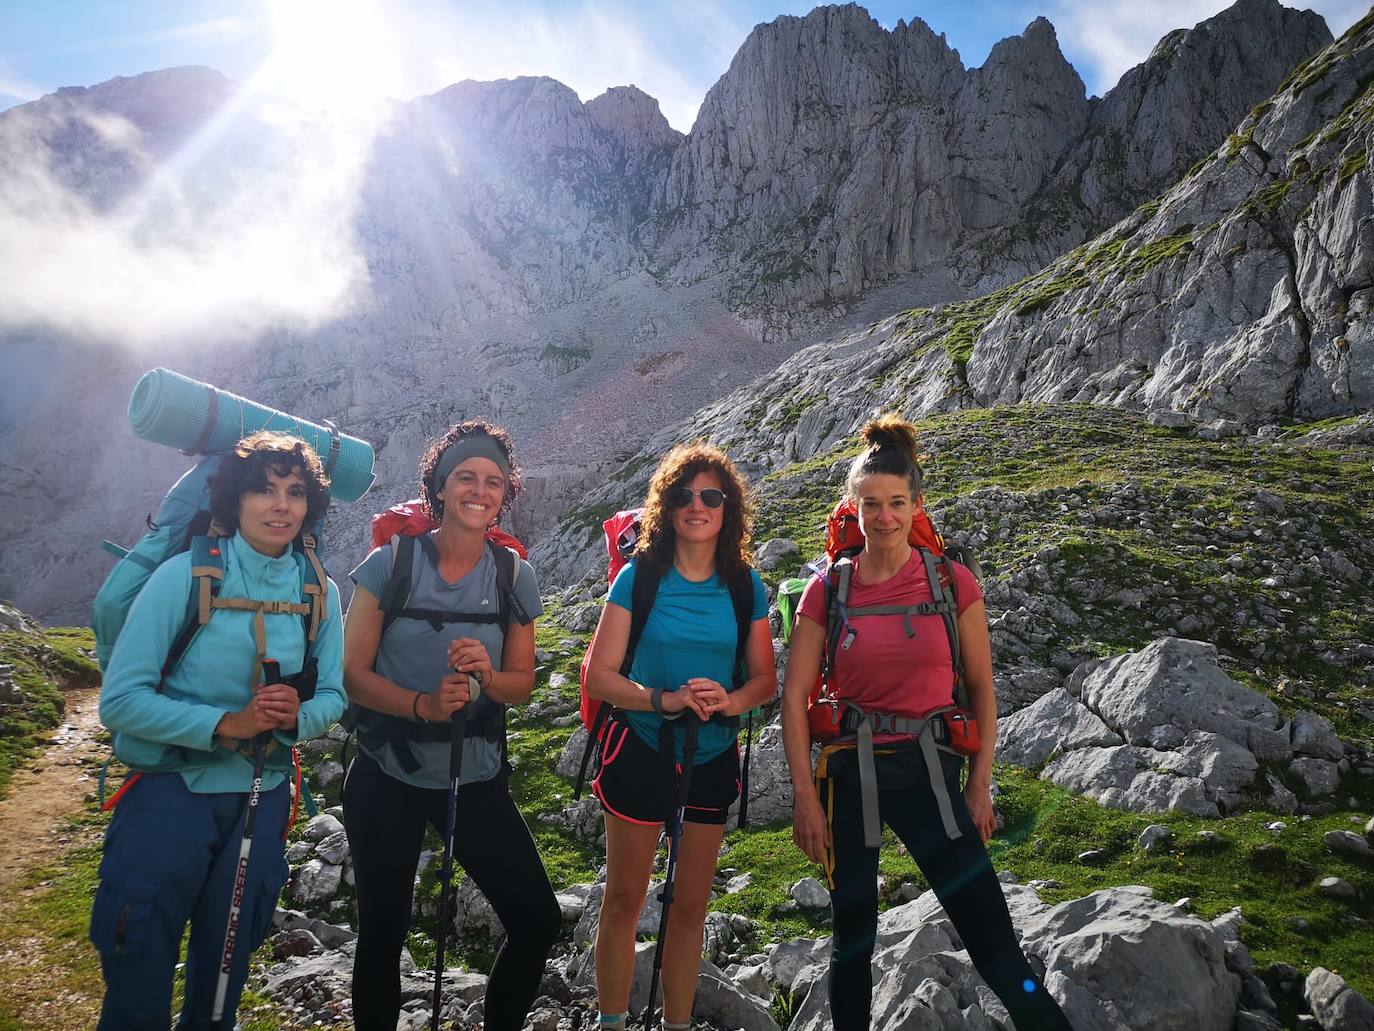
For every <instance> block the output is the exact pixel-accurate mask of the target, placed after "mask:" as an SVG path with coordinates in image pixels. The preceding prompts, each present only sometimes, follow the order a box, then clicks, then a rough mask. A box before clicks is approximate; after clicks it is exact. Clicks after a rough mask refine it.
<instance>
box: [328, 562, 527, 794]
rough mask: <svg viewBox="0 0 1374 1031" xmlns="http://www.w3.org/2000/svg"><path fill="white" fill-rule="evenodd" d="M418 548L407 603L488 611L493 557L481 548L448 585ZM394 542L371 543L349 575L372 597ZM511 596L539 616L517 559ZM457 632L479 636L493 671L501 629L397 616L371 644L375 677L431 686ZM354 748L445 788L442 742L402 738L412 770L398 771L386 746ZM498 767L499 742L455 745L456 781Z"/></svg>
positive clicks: (418, 781)
mask: <svg viewBox="0 0 1374 1031" xmlns="http://www.w3.org/2000/svg"><path fill="white" fill-rule="evenodd" d="M420 545H421V542H420V541H416V544H415V555H414V559H413V560H412V564H411V579H410V583H411V590H410V601H409V602H408V605H407V607H409V608H416V609H439V610H443V611H447V612H483V611H495V609H496V606H497V594H498V591H497V588H496V561H495V560H494V559H493V558H492V556H491V551H490V550H489V549H487V550H484V551H483V552H482V557H481V559H480V560H479V561H478V563H477V565H476V566H474V567H473V569H472V572H470V573H468V575H467V576H465V577H463V578H462V579H461V580H458V581H457V582H455V583H449V582H448V581H447V580H445V579H444V578H443V577H441V576H440V575H439V571H438V570H437V569H436V568H435V567H434V564H433V563H432V562H431V561H430V559H429V557H428V555H427V554H426V549H425V548H423V547H421V546H420ZM394 546H395V542H394V541H393V542H392V543H390V544H384V545H383V546H382V547H380V548H375V549H374V550H373V551H372V553H371V554H369V555H368V556H367V558H365V559H363V561H362V562H361V563H359V565H358V568H357V569H355V570H353V572H351V573H350V574H349V577H350V578H351V579H352V580H353V582H354V583H355V584H357V585H358V586H359V587H362V588H365V589H366V590H367V591H369V592H371V594H373V595H374V596H375V597H378V598H380V597H381V595H382V590H383V589H384V588H385V587H386V582H387V581H388V580H389V579H391V561H392V555H393V551H392V549H393V547H394ZM515 596H516V598H517V599H519V601H520V604H521V605H523V606H524V607H525V611H526V612H527V613H528V614H529V616H530V618H534V617H535V616H538V615H541V614H542V613H543V611H544V606H543V603H542V602H541V601H540V600H539V581H538V579H537V578H536V577H535V574H534V569H533V568H532V567H531V566H530V564H529V563H528V562H526V561H525V560H524V559H520V560H519V561H518V564H517V569H516V576H515ZM459 637H474V638H476V639H477V640H479V641H481V642H482V644H483V645H485V646H486V649H487V654H488V655H490V656H491V665H492V668H493V669H500V668H501V646H502V643H503V641H504V640H505V628H504V627H503V626H502V625H501V624H499V623H444V624H442V629H440V630H439V631H437V632H436V631H435V630H434V627H433V626H432V625H431V624H429V623H426V622H423V621H421V620H415V619H397V620H396V621H395V622H393V623H392V624H391V626H389V627H388V628H387V631H386V633H385V635H383V637H382V641H381V644H380V645H379V647H378V649H377V661H376V663H375V665H374V668H375V669H376V671H377V672H378V673H379V674H380V675H381V676H384V677H386V678H387V679H388V680H390V681H392V682H393V683H395V684H399V685H400V686H401V687H404V688H406V689H408V690H411V691H423V692H433V691H437V690H438V688H439V681H440V680H442V679H443V678H444V677H446V676H447V675H448V674H449V673H451V672H452V670H451V669H450V668H449V665H448V645H449V642H450V641H453V640H456V639H457V638H459ZM359 747H360V748H363V749H364V750H365V751H366V752H367V754H368V755H370V756H372V758H373V759H375V760H376V761H377V762H378V764H379V765H380V766H381V767H382V769H383V770H385V771H386V772H387V773H388V774H390V775H391V776H393V777H395V778H396V779H397V780H399V781H403V782H405V783H406V784H413V785H415V786H416V787H422V788H446V787H448V753H449V746H448V745H447V744H446V743H445V742H443V741H434V742H425V743H423V744H422V743H418V742H411V743H410V748H411V749H412V750H413V752H414V754H415V757H416V758H417V759H418V760H419V761H420V768H419V769H418V770H416V771H415V772H414V773H407V772H406V771H405V769H404V767H402V766H401V763H400V762H399V760H397V758H396V756H395V754H394V753H393V750H392V747H391V746H390V745H388V744H383V745H382V746H381V747H380V749H378V750H375V751H374V750H373V749H370V748H366V746H364V745H363V744H362V742H361V741H360V742H359ZM500 768H501V747H500V745H499V744H496V743H493V742H491V741H488V740H486V739H485V738H482V737H480V736H477V735H476V734H472V733H470V734H469V736H468V738H467V740H466V741H465V742H464V745H463V775H462V778H461V783H463V784H473V783H477V782H480V781H484V780H490V779H491V778H492V777H494V776H496V774H497V773H498V772H499V771H500Z"/></svg>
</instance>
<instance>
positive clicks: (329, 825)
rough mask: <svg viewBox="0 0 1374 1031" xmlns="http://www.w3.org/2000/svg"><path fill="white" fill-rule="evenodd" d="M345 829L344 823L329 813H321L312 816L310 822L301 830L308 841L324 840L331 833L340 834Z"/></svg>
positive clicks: (302, 835)
mask: <svg viewBox="0 0 1374 1031" xmlns="http://www.w3.org/2000/svg"><path fill="white" fill-rule="evenodd" d="M343 829H344V827H343V824H342V823H341V822H340V821H339V820H338V819H337V818H335V817H333V816H330V815H329V814H328V813H320V815H319V816H314V817H311V819H310V822H309V823H307V824H306V825H305V829H304V830H302V831H301V837H303V838H305V840H306V841H315V842H319V841H323V840H324V839H325V838H327V837H329V836H330V835H331V834H338V833H339V832H340V831H342V830H343Z"/></svg>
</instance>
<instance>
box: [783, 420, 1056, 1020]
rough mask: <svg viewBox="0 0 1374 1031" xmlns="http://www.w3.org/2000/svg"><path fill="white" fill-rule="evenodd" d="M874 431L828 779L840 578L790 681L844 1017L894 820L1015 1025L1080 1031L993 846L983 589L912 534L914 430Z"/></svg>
mask: <svg viewBox="0 0 1374 1031" xmlns="http://www.w3.org/2000/svg"><path fill="white" fill-rule="evenodd" d="M862 432H863V439H864V442H865V443H866V444H867V445H868V446H867V447H866V448H865V450H864V451H863V452H862V453H861V454H860V455H859V456H858V457H857V458H855V459H854V461H853V463H852V464H851V465H850V468H849V476H848V480H847V483H846V488H847V489H846V493H847V495H848V497H849V498H850V499H852V501H853V502H854V505H855V507H856V508H857V510H858V517H859V526H860V529H861V530H862V531H863V535H864V547H863V551H862V552H861V553H860V554H859V555H857V556H856V557H855V558H854V559H853V566H852V570H851V574H850V580H849V587H848V590H849V594H848V598H847V600H846V606H845V608H846V613H845V616H844V619H845V623H844V629H845V640H846V644H845V645H844V646H843V647H842V648H838V649H836V651H835V658H834V668H833V669H832V670H831V671H830V674H829V678H828V679H829V683H830V685H831V688H832V690H833V692H834V695H835V697H836V698H837V699H838V701H839V702H840V703H841V704H842V705H843V706H844V707H845V710H844V711H845V712H846V716H845V719H844V721H842V723H841V725H840V734H841V736H840V737H839V738H838V739H837V740H836V742H835V743H833V744H830V745H828V746H827V747H826V748H824V749H823V750H822V753H821V759H820V761H819V763H818V764H817V770H816V780H815V781H813V779H812V769H811V734H810V726H809V723H808V715H807V701H808V696H809V693H810V689H811V686H812V685H813V684H814V683H815V681H816V677H817V674H818V672H819V670H820V668H821V663H822V658H823V656H824V653H825V652H826V650H827V622H828V618H829V610H830V607H831V597H830V593H829V592H830V591H831V590H833V589H834V588H833V587H832V586H831V585H830V583H829V581H828V579H827V575H819V574H818V575H817V576H815V577H813V578H812V580H811V582H810V583H809V584H807V587H806V590H805V592H804V593H803V595H802V601H801V605H800V607H799V609H798V613H799V618H798V619H797V621H796V624H795V626H794V627H793V631H792V641H791V648H790V652H789V656H788V664H787V676H786V680H785V682H784V684H783V706H782V707H783V742H784V748H785V750H786V754H787V763H788V767H789V769H790V770H791V774H792V786H793V790H794V792H795V803H794V809H793V838H794V840H795V841H796V843H797V846H798V847H799V848H800V849H801V850H802V851H803V852H804V853H806V855H807V856H808V857H809V858H810V859H811V860H812V861H813V862H817V863H820V864H822V865H823V866H824V867H825V870H826V875H827V877H828V879H829V881H830V889H831V905H832V907H833V909H832V912H833V916H834V939H833V946H832V950H831V958H830V1010H831V1016H832V1019H833V1026H834V1027H835V1028H836V1029H837V1031H856V1029H858V1031H866V1029H867V1028H868V1026H869V1008H870V1002H871V996H872V980H871V976H870V969H869V962H870V958H871V956H872V954H873V946H874V942H875V939H876V936H877V924H878V889H877V872H878V843H879V837H878V835H879V834H880V829H881V824H880V822H879V821H881V823H886V824H887V825H888V826H889V827H891V828H892V830H893V831H894V832H895V833H896V834H897V837H898V838H899V839H900V840H901V841H902V843H903V844H904V845H906V847H907V849H908V850H909V851H910V853H911V856H912V858H913V859H914V860H915V861H916V864H917V865H918V866H919V867H920V869H921V872H922V873H923V874H924V875H925V877H926V879H927V880H928V881H929V882H930V885H931V887H932V888H933V889H934V891H935V894H936V896H937V897H938V898H939V899H940V902H941V904H942V905H943V906H944V907H945V911H946V912H947V913H948V914H949V917H950V920H951V921H952V922H953V924H954V928H955V930H956V931H957V932H958V934H959V937H960V938H961V939H962V941H963V943H964V947H965V948H966V949H967V950H968V953H969V957H970V958H971V959H972V960H973V963H974V966H975V967H977V969H978V973H979V974H981V975H982V977H983V979H984V980H985V981H986V982H987V983H988V985H989V986H990V987H991V988H992V990H993V991H994V992H996V993H997V995H998V997H999V998H1000V999H1001V1000H1002V1002H1003V1004H1004V1005H1005V1006H1006V1007H1007V1011H1008V1012H1009V1013H1010V1014H1011V1016H1012V1019H1013V1020H1014V1021H1015V1022H1016V1027H1017V1028H1018V1031H1036V1029H1063V1028H1067V1027H1069V1023H1068V1021H1067V1019H1066V1018H1065V1017H1064V1014H1063V1012H1062V1011H1061V1010H1060V1008H1059V1006H1058V1004H1057V1003H1056V1002H1055V1000H1054V999H1053V998H1052V997H1051V996H1050V994H1049V993H1048V992H1047V991H1046V990H1045V987H1044V985H1043V984H1042V983H1041V982H1040V979H1039V978H1038V977H1037V976H1036V975H1035V973H1034V972H1033V971H1032V970H1031V967H1030V964H1029V963H1027V961H1026V957H1025V956H1024V954H1023V953H1022V952H1021V948H1020V945H1019V944H1018V942H1017V938H1016V933H1015V931H1014V930H1013V928H1012V923H1011V917H1010V915H1009V914H1008V912H1007V905H1006V900H1005V899H1004V897H1003V895H1002V889H1001V885H1000V884H999V883H998V880H997V876H996V874H995V873H994V872H993V869H992V863H991V862H990V861H989V859H988V855H987V850H986V848H985V847H984V845H985V843H986V842H987V840H988V838H989V837H990V836H991V835H992V832H993V830H994V829H995V828H996V816H995V814H994V813H993V808H992V798H991V793H990V788H991V783H992V759H993V751H994V747H995V739H996V721H997V703H996V698H995V696H994V694H993V686H992V649H991V646H990V644H989V639H988V624H987V615H986V613H985V611H984V608H983V597H982V591H981V590H980V589H979V586H978V581H977V580H976V579H975V578H974V576H973V574H972V573H971V572H970V571H969V570H968V569H967V568H966V567H964V566H963V565H961V564H959V563H957V562H954V561H952V560H951V561H949V562H948V564H947V565H945V564H944V561H943V560H938V561H928V559H929V558H930V556H929V553H927V552H923V551H922V550H920V549H917V548H914V547H912V545H911V544H910V543H909V540H908V538H909V535H910V533H911V526H912V521H913V519H914V518H915V517H916V514H917V513H918V512H919V510H920V507H921V501H922V498H921V476H922V474H921V465H920V462H919V460H918V458H917V453H916V428H915V427H914V426H912V425H911V423H909V422H907V421H906V420H904V419H902V418H900V417H899V416H897V415H893V414H888V415H883V416H881V417H879V418H877V419H873V420H871V421H870V422H868V423H867V424H865V425H864V427H863V431H862ZM932 570H935V574H934V575H932V572H931V571H932ZM942 570H943V572H942ZM936 585H939V588H940V594H941V597H940V598H937V597H936V590H935V587H936ZM950 589H952V593H953V598H952V604H951V599H949V598H948V595H949V593H950ZM942 607H943V608H944V610H945V611H943V612H941V611H938V610H939V609H940V608H942ZM947 619H948V620H949V621H950V623H951V626H949V627H948V628H947V626H946V620H947ZM956 641H957V651H958V654H957V655H954V654H952V650H953V648H954V647H955V646H954V642H956ZM961 677H962V682H963V685H964V687H965V689H966V690H967V693H968V698H969V704H970V706H971V708H972V710H973V715H974V716H975V717H976V719H977V724H978V727H979V729H980V731H981V735H980V742H979V745H978V751H977V753H976V754H974V755H973V756H972V758H971V764H970V770H969V774H968V779H967V781H966V782H965V783H964V784H963V785H962V787H961V785H960V783H959V781H960V772H961V770H962V768H963V760H962V758H961V756H960V755H958V754H956V753H955V752H954V751H953V750H952V749H951V748H950V745H951V742H952V732H951V730H950V723H949V722H948V721H946V720H945V719H944V718H942V717H941V715H940V713H941V712H943V711H946V710H951V709H952V708H953V704H954V696H955V685H956V683H957V681H958V680H959V679H960V678H961ZM865 750H866V751H867V755H865V754H864V753H865ZM870 760H871V763H872V765H871V767H870V766H868V762H869V761H870ZM866 780H867V783H865V781H866ZM874 781H876V783H874ZM822 789H823V790H822ZM822 797H824V798H825V804H822ZM874 806H876V812H873V811H872V810H873V807H874ZM866 808H867V809H868V810H869V811H868V812H867V813H866V812H865V809H866ZM866 817H867V819H866Z"/></svg>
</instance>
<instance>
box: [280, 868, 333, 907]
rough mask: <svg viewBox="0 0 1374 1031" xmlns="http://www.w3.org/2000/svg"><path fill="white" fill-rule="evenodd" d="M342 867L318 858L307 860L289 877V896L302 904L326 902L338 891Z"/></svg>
mask: <svg viewBox="0 0 1374 1031" xmlns="http://www.w3.org/2000/svg"><path fill="white" fill-rule="evenodd" d="M342 883H343V867H342V866H336V865H335V864H333V863H326V862H323V861H322V860H319V859H311V860H307V861H306V862H305V863H303V864H302V865H301V866H300V867H299V868H298V869H297V870H296V872H295V875H294V876H293V877H292V879H291V897H292V898H293V899H295V900H296V901H297V902H299V903H301V904H302V905H310V904H312V903H321V902H327V901H328V900H330V899H332V898H333V897H334V896H335V895H337V894H338V893H339V885H340V884H342Z"/></svg>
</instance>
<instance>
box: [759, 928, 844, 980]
mask: <svg viewBox="0 0 1374 1031" xmlns="http://www.w3.org/2000/svg"><path fill="white" fill-rule="evenodd" d="M829 962H830V939H829V938H821V939H812V938H793V939H792V940H791V941H785V942H782V943H780V944H779V945H778V947H777V948H775V949H774V950H773V951H772V952H770V953H769V954H768V964H767V970H768V979H769V980H770V981H772V982H773V983H774V984H776V985H777V986H778V987H779V988H780V989H781V990H782V991H784V992H791V991H792V990H793V986H794V985H795V983H796V980H797V977H798V975H800V974H801V972H802V971H803V970H805V969H806V968H808V967H814V966H818V965H819V966H821V967H822V968H824V967H825V966H826V965H828V964H829Z"/></svg>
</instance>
